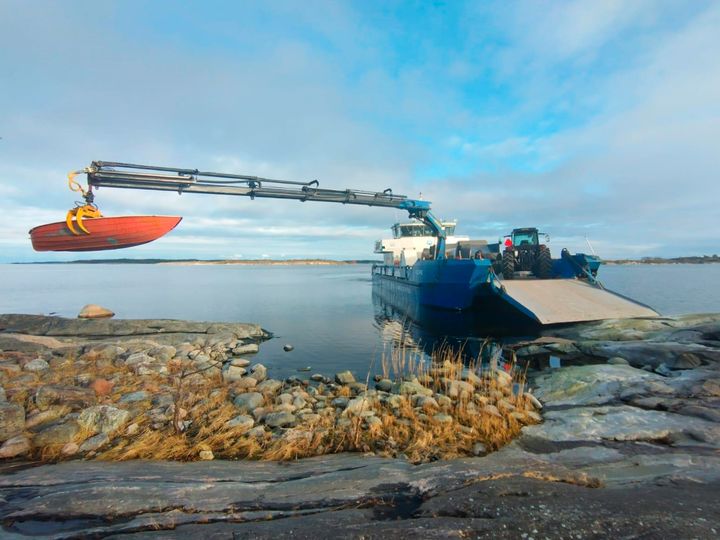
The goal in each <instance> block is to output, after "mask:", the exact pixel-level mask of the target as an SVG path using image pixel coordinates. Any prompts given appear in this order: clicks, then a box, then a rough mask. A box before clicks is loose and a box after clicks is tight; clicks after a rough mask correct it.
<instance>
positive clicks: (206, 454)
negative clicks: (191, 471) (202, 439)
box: [198, 450, 215, 461]
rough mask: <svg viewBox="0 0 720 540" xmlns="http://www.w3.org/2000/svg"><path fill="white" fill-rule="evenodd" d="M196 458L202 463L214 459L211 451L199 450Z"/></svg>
mask: <svg viewBox="0 0 720 540" xmlns="http://www.w3.org/2000/svg"><path fill="white" fill-rule="evenodd" d="M198 457H199V458H200V459H201V460H202V461H212V460H213V459H215V454H213V453H212V450H200V453H199V454H198Z"/></svg>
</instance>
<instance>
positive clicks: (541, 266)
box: [535, 245, 553, 279]
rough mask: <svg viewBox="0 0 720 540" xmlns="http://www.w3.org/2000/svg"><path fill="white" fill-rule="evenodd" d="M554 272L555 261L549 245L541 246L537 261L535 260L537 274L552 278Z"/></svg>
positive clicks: (542, 277) (543, 277) (544, 277)
mask: <svg viewBox="0 0 720 540" xmlns="http://www.w3.org/2000/svg"><path fill="white" fill-rule="evenodd" d="M552 273H553V262H552V256H551V255H550V250H549V249H548V247H547V246H543V245H541V246H539V249H538V255H537V261H535V276H537V277H539V278H540V279H550V278H551V277H552Z"/></svg>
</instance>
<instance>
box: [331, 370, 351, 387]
mask: <svg viewBox="0 0 720 540" xmlns="http://www.w3.org/2000/svg"><path fill="white" fill-rule="evenodd" d="M335 382H336V383H338V384H343V385H345V384H350V383H354V382H355V376H354V375H353V374H352V373H351V372H350V371H341V372H340V373H336V374H335Z"/></svg>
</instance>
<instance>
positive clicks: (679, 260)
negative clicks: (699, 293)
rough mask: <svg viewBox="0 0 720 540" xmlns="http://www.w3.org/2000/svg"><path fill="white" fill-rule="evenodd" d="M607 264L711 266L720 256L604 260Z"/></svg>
mask: <svg viewBox="0 0 720 540" xmlns="http://www.w3.org/2000/svg"><path fill="white" fill-rule="evenodd" d="M603 263H605V264H710V263H720V256H718V255H701V256H694V257H672V258H664V257H642V258H641V259H604V260H603Z"/></svg>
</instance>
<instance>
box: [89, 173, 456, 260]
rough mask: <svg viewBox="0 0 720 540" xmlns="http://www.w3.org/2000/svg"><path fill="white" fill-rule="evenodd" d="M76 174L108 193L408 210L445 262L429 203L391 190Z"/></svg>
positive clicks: (213, 177)
mask: <svg viewBox="0 0 720 540" xmlns="http://www.w3.org/2000/svg"><path fill="white" fill-rule="evenodd" d="M80 172H82V173H86V174H87V181H88V185H89V186H90V188H93V187H112V188H124V189H146V190H153V191H175V192H177V193H203V194H210V195H237V196H244V197H250V198H251V199H255V198H269V199H292V200H297V201H301V202H305V201H319V202H332V203H340V204H354V205H362V206H381V207H386V208H398V209H401V210H407V212H408V213H409V215H410V217H412V218H416V219H419V220H421V221H423V222H424V223H425V224H426V225H428V226H429V227H430V228H431V229H432V230H433V232H434V234H435V236H436V237H437V239H438V244H437V248H436V249H435V257H436V258H438V259H442V258H444V257H445V236H446V235H445V230H444V228H443V226H442V224H441V223H440V221H439V220H438V219H437V218H436V217H435V216H434V215H433V214H432V213H431V212H430V202H429V201H422V200H419V199H410V198H408V197H407V196H405V195H396V194H394V193H393V192H392V190H390V189H386V190H385V191H378V192H374V191H363V190H356V189H345V190H336V189H323V188H320V184H319V182H318V181H317V180H312V181H310V182H294V181H288V180H274V179H271V178H261V177H258V176H249V175H242V174H226V173H217V172H208V171H199V170H197V169H179V168H175V167H157V166H153V165H138V164H133V163H117V162H108V161H93V162H92V164H91V165H90V166H89V167H87V168H86V169H84V170H83V171H80ZM91 197H92V194H91Z"/></svg>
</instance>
